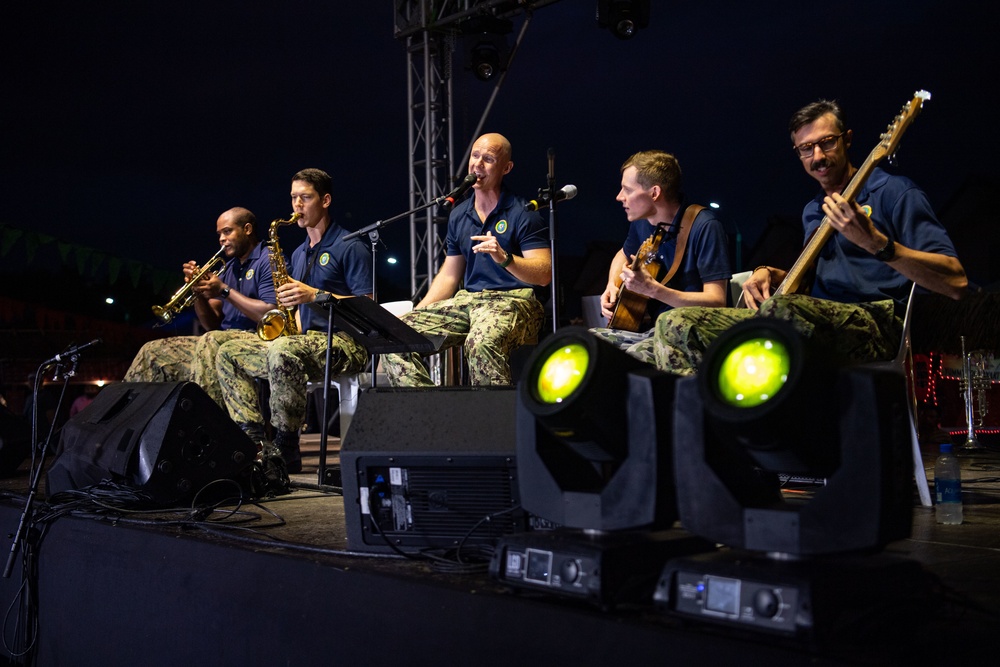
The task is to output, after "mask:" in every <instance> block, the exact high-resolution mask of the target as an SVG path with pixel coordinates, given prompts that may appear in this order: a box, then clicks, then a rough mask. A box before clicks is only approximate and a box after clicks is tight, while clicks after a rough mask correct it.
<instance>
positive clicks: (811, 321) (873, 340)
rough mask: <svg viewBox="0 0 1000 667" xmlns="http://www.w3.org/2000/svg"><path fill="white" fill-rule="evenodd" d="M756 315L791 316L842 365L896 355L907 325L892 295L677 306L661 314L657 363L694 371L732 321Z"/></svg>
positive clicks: (681, 371)
mask: <svg viewBox="0 0 1000 667" xmlns="http://www.w3.org/2000/svg"><path fill="white" fill-rule="evenodd" d="M751 317H774V318H777V319H781V320H787V321H789V322H791V323H792V325H793V326H794V327H795V329H796V330H797V331H799V332H800V333H802V334H803V335H804V336H806V337H808V338H812V339H814V340H816V341H817V342H818V343H819V344H820V346H821V347H822V348H823V349H824V350H828V351H829V353H830V354H831V355H833V357H834V359H835V361H836V362H837V363H838V364H841V365H848V364H852V363H859V362H868V361H882V360H887V359H892V358H893V357H894V356H895V355H896V352H897V351H898V348H899V342H900V336H901V335H902V330H903V322H902V320H901V319H900V318H899V317H897V316H896V315H895V313H894V308H893V302H892V301H891V300H886V301H875V302H872V303H838V302H836V301H827V300H825V299H815V298H813V297H810V296H806V295H804V294H788V295H785V296H778V297H772V298H770V299H768V300H767V301H765V302H764V303H762V304H761V307H760V310H757V311H753V310H748V309H745V308H674V309H673V310H668V311H667V312H665V313H663V314H662V315H660V317H659V318H658V319H657V320H656V327H655V334H654V336H653V341H654V342H653V346H654V350H655V353H656V366H657V368H659V369H660V370H665V371H670V372H672V373H677V374H678V375H694V374H695V372H696V370H697V368H698V365H699V364H700V363H701V359H702V355H704V353H705V350H706V349H707V348H708V346H709V345H710V344H711V343H712V341H714V340H715V339H716V338H718V337H719V335H721V334H722V333H723V332H724V331H726V330H727V329H729V327H731V326H733V325H734V324H737V323H739V322H742V321H743V320H746V319H748V318H751Z"/></svg>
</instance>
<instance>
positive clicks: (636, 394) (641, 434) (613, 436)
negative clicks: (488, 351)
mask: <svg viewBox="0 0 1000 667" xmlns="http://www.w3.org/2000/svg"><path fill="white" fill-rule="evenodd" d="M676 380H677V377H676V376H673V375H670V374H667V373H663V372H660V371H657V370H656V369H655V368H653V367H651V366H649V365H648V364H644V363H642V362H640V361H639V360H637V359H635V358H633V357H631V356H629V355H628V354H626V353H625V352H623V351H621V350H619V349H618V348H616V347H614V346H613V345H610V344H609V343H606V342H604V341H602V340H600V339H598V338H596V337H595V336H594V335H593V334H591V333H590V332H589V331H587V330H586V329H585V328H583V327H566V328H563V329H560V330H559V331H558V332H556V333H555V334H553V335H552V336H550V337H549V338H547V339H546V340H544V341H543V342H542V343H541V344H539V346H538V347H537V348H536V349H535V351H534V352H533V353H532V355H531V356H530V357H529V358H528V360H527V362H526V364H525V374H524V375H523V376H522V379H521V381H520V383H519V385H518V404H517V470H518V479H519V489H520V495H521V504H522V506H523V507H524V509H525V510H526V511H527V512H529V513H530V514H531V515H533V516H535V517H537V518H539V519H541V520H543V521H545V522H548V523H549V524H555V525H556V526H558V527H557V528H556V529H554V530H548V531H536V532H529V533H523V534H515V535H508V536H504V537H503V538H502V539H501V540H500V542H499V544H498V545H497V547H496V549H495V551H494V556H493V560H492V561H491V565H490V572H491V573H492V574H493V576H494V577H496V578H498V579H500V580H501V581H503V582H505V583H507V584H510V585H512V586H517V587H524V588H533V589H535V590H544V591H546V592H548V593H553V594H558V595H565V596H568V597H577V598H588V599H590V600H591V601H594V602H597V603H599V604H601V605H613V604H617V603H619V602H622V601H624V600H625V598H628V599H629V600H630V601H648V600H649V599H650V596H651V595H652V589H653V584H655V581H656V578H657V576H658V575H659V572H660V569H661V568H662V565H663V563H664V562H665V561H666V560H667V559H668V558H671V557H673V556H678V555H682V554H691V553H701V552H704V551H707V550H711V549H713V548H714V547H713V545H711V544H710V543H708V542H706V541H704V540H702V539H699V538H695V537H692V536H691V535H688V534H687V533H684V532H683V531H677V530H669V529H670V528H671V527H672V526H673V524H674V522H675V520H676V517H677V510H676V507H677V501H676V497H675V495H674V484H673V475H672V468H671V462H672V460H673V459H672V455H671V441H670V434H671V426H670V422H671V415H672V411H673V393H674V392H673V389H674V384H675V382H676Z"/></svg>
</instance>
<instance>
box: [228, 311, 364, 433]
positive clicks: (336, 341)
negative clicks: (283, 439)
mask: <svg viewBox="0 0 1000 667" xmlns="http://www.w3.org/2000/svg"><path fill="white" fill-rule="evenodd" d="M326 342H327V341H326V333H325V332H322V331H308V332H306V333H304V334H300V335H297V336H282V337H280V338H277V339H275V340H272V341H263V340H261V339H260V338H257V337H256V336H254V337H253V338H245V339H243V338H241V339H238V340H233V341H230V342H228V343H226V344H225V345H223V346H222V347H221V348H219V354H218V356H217V357H216V365H217V370H218V376H219V382H220V383H221V385H222V392H223V396H224V397H225V406H226V409H227V410H228V411H229V416H230V417H232V419H233V421H235V422H236V423H237V424H241V425H243V424H256V425H263V423H264V415H263V414H262V412H261V409H260V405H259V402H258V399H257V385H256V383H255V382H254V380H255V379H256V378H260V379H263V380H267V381H268V383H269V384H270V387H271V399H270V404H269V405H270V408H271V425H272V426H274V428H276V429H278V430H282V431H298V430H299V429H300V428H302V424H303V422H304V421H305V416H306V382H309V381H312V382H322V381H323V376H324V368H325V367H326ZM367 362H368V353H367V352H366V351H365V348H364V347H362V346H361V345H360V344H358V343H357V342H356V341H355V340H354V339H353V338H351V337H350V336H348V335H347V334H345V333H343V332H337V333H335V334H333V340H332V342H331V349H330V376H331V377H335V376H337V375H343V374H344V373H356V372H358V371H361V370H364V368H365V364H367Z"/></svg>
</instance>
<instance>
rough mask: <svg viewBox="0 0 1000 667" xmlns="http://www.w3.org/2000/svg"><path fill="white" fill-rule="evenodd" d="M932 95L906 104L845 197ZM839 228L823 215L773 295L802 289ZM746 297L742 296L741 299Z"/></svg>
mask: <svg viewBox="0 0 1000 667" xmlns="http://www.w3.org/2000/svg"><path fill="white" fill-rule="evenodd" d="M930 98H931V94H930V93H928V92H927V91H926V90H918V91H917V92H915V93H914V94H913V99H912V100H910V101H909V102H907V103H906V104H904V105H903V108H902V110H901V111H900V112H899V114H898V115H897V116H896V117H895V118H894V119H893V120H892V122H891V123H889V127H888V128H887V129H886V131H885V132H884V133H883V134H882V136H881V140H880V141H879V143H878V145H877V146H875V149H874V150H872V152H871V153H869V154H868V157H867V158H866V159H865V161H864V163H863V164H862V165H861V166H860V167H859V168H858V171H857V172H856V173H855V174H854V177H853V178H851V181H850V182H849V183H848V184H847V187H846V188H844V191H843V192H842V193H841V195H842V196H843V197H844V199H847V200H848V201H853V200H854V198H855V197H856V196H857V194H858V192H860V191H861V188H863V187H864V185H865V183H866V182H867V181H868V177H869V176H871V174H872V171H874V169H875V166H876V165H877V164H878V163H879V162H881V161H882V159H883V158H884V157H886V156H890V157H891V156H892V155H893V154H894V153H895V152H896V149H897V148H898V147H899V141H900V139H901V138H902V136H903V132H905V131H906V128H908V127H909V126H910V124H911V123H912V122H913V120H914V119H915V118H916V117H917V114H918V113H920V109H921V108H922V107H923V104H924V102H926V101H927V100H929V99H930ZM835 231H836V230H835V229H833V226H832V225H831V224H830V220H829V218H827V217H825V216H824V217H823V220H822V222H820V224H819V227H818V228H817V229H816V231H815V232H813V235H812V236H811V237H809V241H808V242H807V243H806V245H805V247H803V248H802V253H801V254H800V255H799V258H798V259H797V260H795V264H793V265H792V268H790V269H789V270H788V273H787V274H786V275H785V279H784V280H782V281H781V284H780V285H778V288H777V289H776V290H773V291H772V295H773V296H778V295H782V294H795V293H797V292H799V291H801V289H802V287H803V285H804V283H805V282H806V280H805V278H806V276H808V275H809V272H810V270H811V269H812V267H813V265H814V264H815V263H816V259H817V258H818V257H819V252H820V250H822V248H823V246H824V245H825V244H826V242H827V241H828V240H830V237H831V236H833V234H834V232H835ZM741 300H742V299H741Z"/></svg>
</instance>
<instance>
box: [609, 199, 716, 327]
mask: <svg viewBox="0 0 1000 667" xmlns="http://www.w3.org/2000/svg"><path fill="white" fill-rule="evenodd" d="M685 208H686V207H685V206H681V208H680V209H679V210H678V211H677V215H676V216H675V217H674V219H673V221H672V222H671V226H670V229H671V231H673V230H676V229H680V222H681V219H682V218H683V216H684V210H685ZM655 231H656V227H654V226H653V225H651V224H649V221H648V220H633V221H632V224H631V226H629V230H628V236H627V237H626V238H625V244H624V245H623V246H622V252H624V253H625V257H626V258H627V260H628V263H631V261H632V259H631V258H632V255H634V254H636V253H637V252H639V248H640V247H641V246H642V244H643V243H644V242H645V241H646V239H648V238H649V237H650V236H651V235H652V234H653V233H654V232H655ZM676 251H677V236H676V235H675V234H672V233H671V234H669V235H668V237H667V238H666V239H665V240H664V241H663V242H662V243H661V244H660V247H659V250H658V252H657V253H656V256H657V258H658V259H659V262H660V264H661V265H662V267H663V268H662V270H661V271H660V274H659V275H657V276H656V278H657V279H660V278H662V276H663V275H666V272H667V271H668V270H669V269H670V267H671V266H672V265H673V263H674V253H675V252H676ZM732 275H733V272H732V267H731V266H730V264H729V237H728V236H727V235H726V230H725V228H724V227H723V226H722V223H721V222H720V221H719V219H718V218H716V217H715V214H714V213H713V212H712V211H711V210H710V209H707V208H706V209H703V210H702V211H701V212H699V213H698V215H697V216H696V217H695V219H694V223H693V224H692V225H691V231H690V232H689V233H688V239H687V246H686V247H685V249H684V257H683V258H682V259H681V265H680V267H679V268H678V269H677V273H676V274H674V277H673V278H672V279H671V280H670V283H668V287H670V288H672V289H676V290H680V291H682V292H700V291H702V290H703V289H704V286H705V283H707V282H711V281H713V280H727V281H728V280H729V279H730V278H731V277H732ZM670 308H671V307H670V306H668V305H667V304H665V303H663V302H662V301H657V300H656V299H650V300H649V304H648V305H647V310H648V311H649V314H650V317H651V318H652V321H654V322H655V321H656V317H657V316H658V315H659V314H660V313H662V312H664V311H667V310H670Z"/></svg>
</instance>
